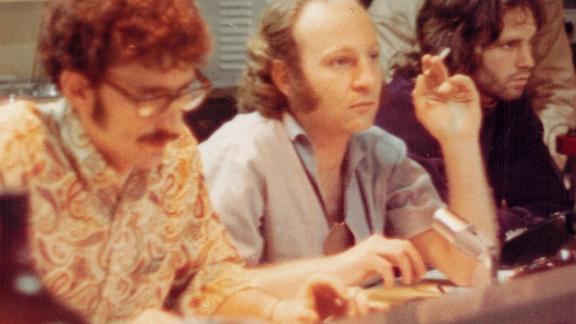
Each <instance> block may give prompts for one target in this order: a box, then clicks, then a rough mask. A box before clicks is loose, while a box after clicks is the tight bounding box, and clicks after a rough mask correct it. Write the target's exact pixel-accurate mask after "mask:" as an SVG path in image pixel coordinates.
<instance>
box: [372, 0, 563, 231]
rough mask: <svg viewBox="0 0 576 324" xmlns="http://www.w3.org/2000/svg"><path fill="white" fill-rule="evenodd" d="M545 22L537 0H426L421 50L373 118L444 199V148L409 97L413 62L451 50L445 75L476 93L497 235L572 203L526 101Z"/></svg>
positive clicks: (410, 57)
mask: <svg viewBox="0 0 576 324" xmlns="http://www.w3.org/2000/svg"><path fill="white" fill-rule="evenodd" d="M542 19H543V18H542V8H541V6H540V3H539V1H536V0H478V1H468V0H429V1H426V2H425V3H424V6H423V8H422V9H421V11H420V14H419V16H418V20H417V36H418V45H419V47H420V49H421V50H420V51H419V52H413V53H408V54H407V55H406V56H405V62H404V64H400V65H399V66H398V67H397V69H396V72H395V78H394V79H393V81H392V82H391V83H390V84H389V86H388V87H387V89H388V90H387V93H386V94H385V95H384V97H383V101H382V105H381V107H380V111H379V113H378V116H377V117H376V123H377V124H378V125H380V126H382V127H383V128H385V129H386V130H388V131H390V132H392V133H393V134H395V135H398V136H399V137H401V138H402V139H404V141H405V142H406V144H407V146H408V149H409V154H410V156H411V157H413V158H414V159H415V160H417V161H419V162H420V163H421V164H422V165H423V166H424V167H425V168H426V169H427V170H428V171H429V172H430V174H431V175H432V178H433V180H434V184H435V185H436V187H437V189H438V190H439V192H440V194H441V195H442V196H443V198H445V199H446V198H447V196H448V193H449V188H448V183H447V179H446V176H445V174H444V170H445V157H444V156H443V155H442V153H441V144H440V143H438V141H436V140H435V139H434V138H433V137H432V136H431V134H430V133H429V132H428V131H427V130H426V129H425V127H424V126H423V125H422V124H421V123H420V122H418V121H417V120H416V116H415V112H414V106H413V102H412V96H411V95H410V93H411V92H412V89H413V87H414V82H413V78H414V77H415V76H416V75H417V74H418V73H420V71H421V70H422V67H421V65H420V61H419V59H418V58H419V57H420V56H421V55H423V54H424V53H438V52H440V51H441V50H442V49H443V48H450V49H451V52H450V54H449V55H448V56H447V57H446V59H445V61H446V66H447V69H448V71H447V73H451V74H455V73H459V74H464V75H468V76H470V77H471V78H472V79H473V80H474V82H475V84H476V86H477V88H478V90H479V91H480V96H481V103H482V107H483V109H482V112H483V124H482V129H481V145H482V154H483V158H484V161H485V165H486V168H487V172H488V177H489V181H490V184H491V185H492V188H493V195H494V200H495V202H496V204H497V205H498V207H499V209H498V216H499V221H500V228H501V234H502V236H504V234H505V233H506V232H508V231H512V232H510V233H514V230H517V229H522V228H526V227H530V226H533V225H535V224H538V223H540V222H541V221H542V220H544V219H545V218H546V217H547V216H548V215H550V214H552V213H554V212H557V211H564V210H568V209H570V207H571V206H572V202H571V199H570V197H569V195H568V192H567V191H566V189H565V188H564V186H563V183H562V180H561V178H560V175H559V173H558V171H557V169H556V167H555V165H554V162H553V161H552V159H551V157H550V154H549V153H548V149H547V148H546V146H545V144H544V142H543V139H542V132H543V130H542V124H541V122H540V121H539V119H538V117H537V116H536V115H535V113H534V112H533V110H532V106H531V104H530V101H529V100H528V98H527V97H526V96H525V88H526V85H527V83H528V80H529V79H530V76H531V74H532V70H533V68H534V64H535V63H534V59H533V55H532V46H533V43H534V42H537V41H538V40H537V39H534V36H535V35H536V32H537V30H538V28H540V26H541V24H542Z"/></svg>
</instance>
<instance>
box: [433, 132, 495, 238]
mask: <svg viewBox="0 0 576 324" xmlns="http://www.w3.org/2000/svg"><path fill="white" fill-rule="evenodd" d="M442 151H443V153H444V162H445V167H446V176H447V179H448V188H450V189H449V194H448V205H449V208H450V210H451V211H452V212H453V213H455V214H457V215H458V216H459V217H461V218H462V219H464V220H466V221H467V222H469V223H471V224H472V225H474V227H475V228H476V230H477V231H478V233H479V234H480V235H481V236H482V238H483V239H485V240H488V241H489V242H490V243H491V244H492V245H493V246H495V245H494V244H496V235H497V229H498V227H497V226H498V225H497V223H496V212H495V207H494V201H493V198H492V194H491V189H490V186H489V185H488V181H487V179H486V174H485V171H484V162H483V159H482V154H481V150H480V145H479V143H478V142H477V141H474V140H468V141H466V140H461V139H458V140H454V141H450V142H448V143H443V144H442Z"/></svg>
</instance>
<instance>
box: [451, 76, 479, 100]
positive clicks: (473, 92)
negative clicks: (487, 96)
mask: <svg viewBox="0 0 576 324" xmlns="http://www.w3.org/2000/svg"><path fill="white" fill-rule="evenodd" d="M450 83H451V84H453V86H454V87H455V88H456V89H457V91H458V92H459V93H462V94H465V95H466V96H468V99H469V100H479V94H478V89H477V88H476V84H474V81H472V79H471V78H470V77H468V76H466V75H462V74H455V75H453V76H452V77H451V78H450Z"/></svg>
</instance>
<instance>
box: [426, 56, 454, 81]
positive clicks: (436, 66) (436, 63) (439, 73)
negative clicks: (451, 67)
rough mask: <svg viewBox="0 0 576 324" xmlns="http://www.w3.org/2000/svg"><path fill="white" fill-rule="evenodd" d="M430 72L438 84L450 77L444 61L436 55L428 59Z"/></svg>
mask: <svg viewBox="0 0 576 324" xmlns="http://www.w3.org/2000/svg"><path fill="white" fill-rule="evenodd" d="M430 70H431V71H432V74H433V75H434V77H435V78H436V80H438V82H439V83H442V82H444V81H446V79H448V77H449V76H450V75H449V74H448V68H447V67H446V64H444V59H443V58H442V57H440V56H438V55H436V56H433V57H432V58H431V59H430Z"/></svg>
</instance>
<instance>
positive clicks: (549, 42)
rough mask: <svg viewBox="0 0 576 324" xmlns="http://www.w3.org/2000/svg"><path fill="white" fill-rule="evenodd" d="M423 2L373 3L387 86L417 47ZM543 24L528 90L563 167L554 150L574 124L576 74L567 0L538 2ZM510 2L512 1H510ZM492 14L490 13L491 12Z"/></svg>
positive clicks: (393, 0)
mask: <svg viewBox="0 0 576 324" xmlns="http://www.w3.org/2000/svg"><path fill="white" fill-rule="evenodd" d="M425 2H426V1H425V0H413V1H404V0H374V1H371V4H370V9H369V13H370V15H371V17H372V20H373V21H374V23H375V24H376V28H377V29H378V36H379V40H380V49H381V55H380V61H381V62H382V65H383V67H384V74H385V77H384V79H385V82H386V83H389V82H390V81H391V80H392V76H393V73H394V70H395V69H396V65H398V64H400V65H402V64H403V63H402V61H403V59H402V56H403V55H402V54H404V53H407V52H414V51H417V49H418V40H417V36H416V18H417V16H418V12H419V11H420V9H421V8H422V6H423V5H424V3H425ZM538 2H539V3H540V5H541V7H542V9H543V17H544V19H543V22H542V25H541V26H539V28H538V31H537V32H536V35H535V36H534V38H535V39H537V41H536V42H534V44H533V56H534V61H535V66H534V69H533V70H532V73H531V75H530V80H529V81H528V85H527V91H528V92H529V93H530V96H531V103H532V106H533V108H534V109H535V111H536V114H537V115H538V117H540V120H541V121H542V123H543V125H544V142H545V143H546V144H547V145H548V150H549V151H550V154H551V155H552V157H553V159H554V160H555V161H556V163H557V165H558V166H560V167H561V168H562V167H563V166H564V164H565V162H566V156H565V155H562V154H559V153H558V152H556V146H555V136H556V135H558V134H561V133H565V132H566V129H567V127H570V126H571V125H572V126H573V125H574V122H575V121H576V115H575V114H574V111H575V110H574V107H576V74H575V73H574V64H573V62H572V58H573V57H572V52H571V50H570V42H569V40H568V37H567V35H566V29H565V25H564V5H563V3H564V1H562V0H539V1H538ZM510 3H512V2H510ZM490 14H492V13H490Z"/></svg>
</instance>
